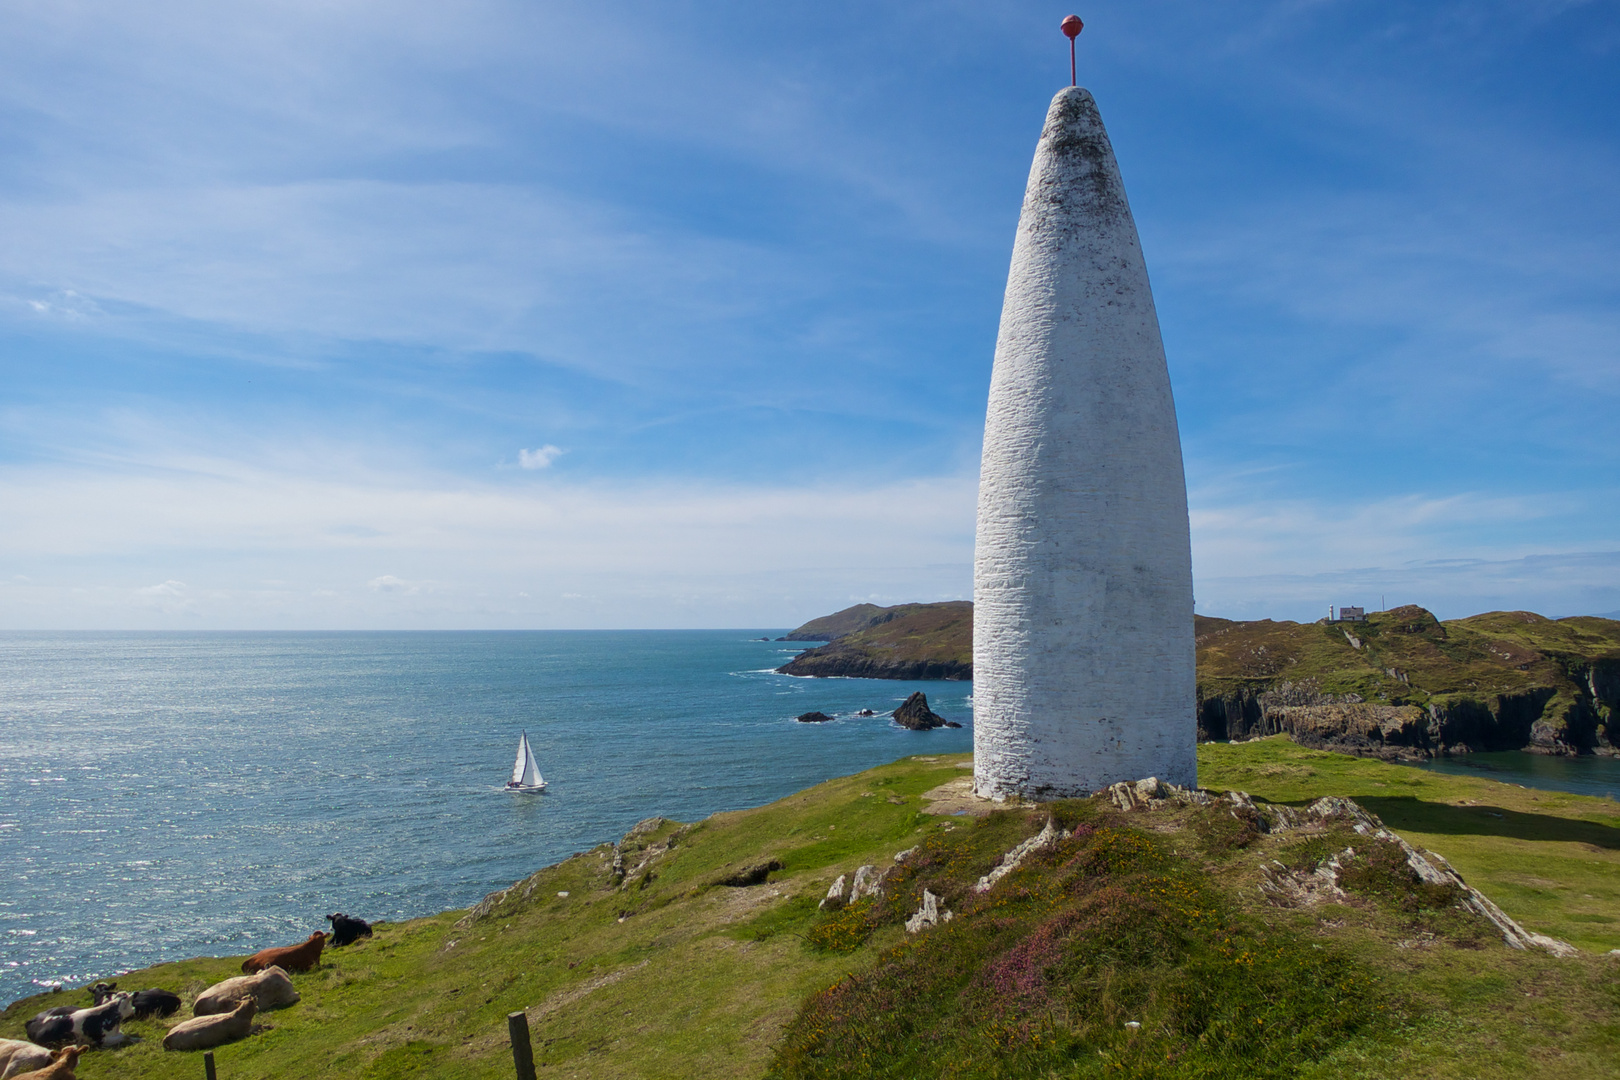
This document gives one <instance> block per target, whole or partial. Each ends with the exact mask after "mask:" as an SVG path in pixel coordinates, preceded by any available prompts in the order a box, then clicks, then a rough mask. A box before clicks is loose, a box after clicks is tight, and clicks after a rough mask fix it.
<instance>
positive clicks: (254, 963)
mask: <svg viewBox="0 0 1620 1080" xmlns="http://www.w3.org/2000/svg"><path fill="white" fill-rule="evenodd" d="M325 946H326V934H325V933H324V932H323V931H320V930H317V931H315V932H314V933H313V934H311V935H309V940H308V941H306V942H304V943H303V944H302V945H287V946H284V947H282V948H279V949H260V950H259V951H258V952H256V953H254V954H253V955H252V956H250V957H248V958H247V959H246V960H244V961H242V970H243V972H245V973H246V974H248V975H252V974H253V973H254V972H255V971H263V970H264V969H265V968H267V967H278V968H281V969H282V970H283V971H314V970H315V969H316V968H318V967H320V966H321V949H323V948H325Z"/></svg>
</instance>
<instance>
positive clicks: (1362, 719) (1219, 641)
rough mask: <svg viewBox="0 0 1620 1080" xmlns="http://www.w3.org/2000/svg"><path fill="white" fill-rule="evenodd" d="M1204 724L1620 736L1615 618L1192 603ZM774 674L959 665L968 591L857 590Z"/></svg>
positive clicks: (1531, 741) (1583, 744)
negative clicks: (947, 595) (893, 601)
mask: <svg viewBox="0 0 1620 1080" xmlns="http://www.w3.org/2000/svg"><path fill="white" fill-rule="evenodd" d="M1193 622H1194V633H1195V635H1196V639H1197V649H1198V720H1199V729H1200V736H1201V737H1202V738H1204V739H1213V740H1222V739H1242V738H1252V737H1255V736H1261V735H1274V734H1278V733H1288V734H1291V735H1293V736H1294V737H1295V738H1296V739H1297V740H1299V741H1301V742H1303V743H1306V744H1308V745H1314V746H1323V747H1330V748H1335V749H1343V750H1348V751H1351V752H1353V753H1361V754H1373V755H1378V756H1385V757H1426V756H1429V755H1432V754H1437V753H1465V752H1468V751H1471V750H1517V749H1521V748H1527V749H1531V750H1536V751H1540V752H1544V753H1552V754H1583V753H1592V752H1598V753H1609V752H1613V751H1614V749H1615V747H1616V745H1620V622H1617V621H1615V620H1613V619H1600V618H1595V617H1576V618H1568V619H1547V618H1543V617H1542V616H1540V615H1536V614H1533V613H1531V612H1528V611H1495V612H1491V613H1489V614H1485V615H1474V616H1471V617H1470V618H1466V619H1452V620H1450V621H1447V622H1440V621H1439V620H1438V619H1436V618H1435V617H1434V616H1433V615H1432V614H1430V613H1429V612H1428V611H1426V610H1424V609H1423V608H1420V607H1413V606H1408V607H1400V608H1395V609H1394V610H1391V611H1382V612H1375V613H1373V614H1372V615H1370V616H1368V618H1367V621H1366V622H1358V623H1328V622H1325V621H1324V622H1318V623H1296V622H1286V621H1285V622H1272V621H1271V620H1269V619H1263V620H1259V621H1255V622H1237V621H1234V620H1231V619H1215V618H1209V617H1207V616H1203V615H1198V616H1195V617H1194V620H1193ZM828 639H830V641H829V643H828V644H827V645H823V646H821V647H820V648H815V649H810V650H808V651H806V652H805V653H803V654H801V655H800V656H798V657H796V658H795V659H794V660H793V661H792V662H791V663H789V664H787V665H785V666H784V667H782V668H779V669H778V670H780V671H783V672H786V673H787V674H789V675H820V676H832V675H846V676H860V677H866V678H903V679H931V678H953V679H971V678H972V677H973V605H972V604H971V603H970V602H968V601H965V600H958V601H951V602H949V603H944V604H902V605H899V606H897V607H892V608H880V607H876V606H874V605H872V604H861V605H857V606H856V607H852V608H847V609H845V610H844V611H840V612H838V613H837V614H835V615H828V616H825V617H823V618H821V619H815V620H812V621H811V622H808V623H806V624H805V625H804V626H802V627H800V628H799V629H798V630H795V631H794V632H793V633H792V634H789V635H788V640H793V641H799V640H816V641H819V640H828Z"/></svg>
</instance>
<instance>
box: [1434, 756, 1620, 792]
mask: <svg viewBox="0 0 1620 1080" xmlns="http://www.w3.org/2000/svg"><path fill="white" fill-rule="evenodd" d="M1418 767H1419V768H1423V769H1429V770H1431V771H1433V772H1442V773H1450V774H1451V775H1453V776H1479V777H1484V778H1485V779H1487V780H1500V781H1502V782H1503V783H1506V784H1521V785H1523V786H1524V787H1533V788H1543V789H1545V790H1548V791H1569V792H1573V793H1574V794H1576V795H1596V796H1597V797H1599V798H1610V799H1620V758H1612V757H1596V756H1593V757H1576V758H1570V757H1549V756H1548V755H1546V754H1526V753H1525V752H1524V751H1522V750H1509V751H1503V752H1500V753H1489V754H1458V755H1456V756H1455V757H1442V758H1435V759H1434V760H1433V761H1426V762H1423V763H1422V764H1421V765H1419V766H1418Z"/></svg>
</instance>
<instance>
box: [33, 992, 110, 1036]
mask: <svg viewBox="0 0 1620 1080" xmlns="http://www.w3.org/2000/svg"><path fill="white" fill-rule="evenodd" d="M129 999H130V995H128V994H114V995H113V996H112V997H110V998H108V999H107V1000H106V1002H104V1003H103V1004H101V1005H97V1006H96V1007H95V1008H93V1009H75V1010H74V1011H73V1012H71V1013H69V1014H68V1015H66V1016H63V1015H62V1014H61V1012H60V1011H59V1010H57V1009H48V1010H46V1011H45V1012H42V1013H40V1014H39V1015H38V1016H36V1017H34V1018H33V1019H32V1020H30V1021H28V1023H26V1024H24V1025H23V1030H24V1031H26V1032H28V1038H29V1039H31V1040H32V1041H34V1042H36V1043H38V1044H39V1045H40V1046H49V1047H53V1048H54V1047H58V1046H66V1045H67V1044H68V1043H83V1044H85V1045H88V1046H119V1045H121V1044H122V1043H123V1042H124V1041H125V1040H126V1039H128V1036H127V1035H125V1034H124V1033H123V1032H121V1031H119V1030H118V1025H119V1024H121V1023H123V1022H124V1021H125V1020H128V1019H129V1018H130V1017H132V1016H134V1015H135V1006H134V1005H133V1004H132V1003H131V1002H130V1000H129Z"/></svg>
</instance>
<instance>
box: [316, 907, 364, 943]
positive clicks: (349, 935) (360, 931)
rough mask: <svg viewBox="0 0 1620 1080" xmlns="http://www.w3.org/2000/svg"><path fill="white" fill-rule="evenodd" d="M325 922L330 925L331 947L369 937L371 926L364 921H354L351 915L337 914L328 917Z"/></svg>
mask: <svg viewBox="0 0 1620 1080" xmlns="http://www.w3.org/2000/svg"><path fill="white" fill-rule="evenodd" d="M326 921H327V922H329V923H331V924H332V947H333V948H334V949H335V948H337V947H338V946H339V945H347V944H349V943H350V942H352V941H355V940H357V939H359V938H363V937H370V936H371V924H370V923H368V922H366V920H364V919H356V918H355V917H354V916H352V915H345V914H343V912H341V911H340V912H338V913H337V914H336V915H328V916H327V917H326Z"/></svg>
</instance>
